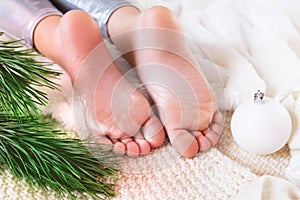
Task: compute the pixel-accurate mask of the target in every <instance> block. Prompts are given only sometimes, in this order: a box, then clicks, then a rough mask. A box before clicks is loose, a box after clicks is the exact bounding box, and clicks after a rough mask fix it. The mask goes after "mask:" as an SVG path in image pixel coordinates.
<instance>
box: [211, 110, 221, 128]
mask: <svg viewBox="0 0 300 200" xmlns="http://www.w3.org/2000/svg"><path fill="white" fill-rule="evenodd" d="M223 120H224V118H223V115H222V113H221V111H220V110H218V111H217V112H216V113H215V114H214V117H213V120H212V121H213V123H216V124H219V125H221V124H223Z"/></svg>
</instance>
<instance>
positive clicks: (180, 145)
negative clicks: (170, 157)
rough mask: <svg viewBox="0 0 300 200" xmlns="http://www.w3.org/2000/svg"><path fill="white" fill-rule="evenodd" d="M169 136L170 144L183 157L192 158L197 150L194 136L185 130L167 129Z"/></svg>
mask: <svg viewBox="0 0 300 200" xmlns="http://www.w3.org/2000/svg"><path fill="white" fill-rule="evenodd" d="M169 138H170V142H171V144H172V145H173V146H174V148H175V149H176V150H177V151H178V152H179V153H180V155H181V156H183V157H187V158H192V157H194V156H195V155H196V154H197V153H198V151H199V146H198V142H197V140H196V138H195V136H194V135H192V134H191V133H189V132H188V131H186V130H172V131H169Z"/></svg>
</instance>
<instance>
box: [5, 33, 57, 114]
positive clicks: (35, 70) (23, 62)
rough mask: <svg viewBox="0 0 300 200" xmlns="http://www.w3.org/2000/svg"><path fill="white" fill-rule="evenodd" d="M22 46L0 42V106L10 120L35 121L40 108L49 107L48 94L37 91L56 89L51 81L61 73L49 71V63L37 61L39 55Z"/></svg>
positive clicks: (15, 41) (17, 43) (14, 42)
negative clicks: (39, 106) (15, 118)
mask: <svg viewBox="0 0 300 200" xmlns="http://www.w3.org/2000/svg"><path fill="white" fill-rule="evenodd" d="M0 35H1V34H0ZM19 42H20V41H18V40H12V41H1V40H0V106H1V107H2V108H3V109H4V111H5V112H6V113H8V114H9V115H10V116H25V115H27V116H29V117H33V116H34V115H36V114H38V112H39V109H38V105H45V104H46V103H47V96H46V94H45V93H44V92H42V91H40V90H38V89H36V88H35V87H36V86H38V87H48V88H51V89H54V88H56V84H55V83H54V82H52V81H50V79H51V78H55V77H57V76H58V75H59V74H60V73H59V72H56V71H54V70H52V69H49V68H48V66H50V63H46V62H39V61H37V60H36V59H34V58H36V57H37V56H40V55H39V54H37V53H35V51H34V50H33V49H24V48H23V46H22V45H20V44H19Z"/></svg>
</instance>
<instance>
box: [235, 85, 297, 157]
mask: <svg viewBox="0 0 300 200" xmlns="http://www.w3.org/2000/svg"><path fill="white" fill-rule="evenodd" d="M291 131H292V120H291V117H290V115H289V113H288V111H287V110H286V109H285V107H284V106H283V105H282V104H280V103H279V102H278V101H276V100H274V99H271V98H264V94H263V93H261V92H260V91H258V93H256V94H255V100H254V101H249V102H245V103H242V104H241V105H239V106H238V107H237V109H236V110H235V111H234V113H233V115H232V119H231V132H232V135H233V138H234V139H235V141H236V142H237V143H238V145H239V146H241V147H242V148H243V149H244V150H246V151H248V152H249V153H254V154H261V155H265V154H271V153H274V152H276V151H278V150H279V149H281V148H282V147H283V146H284V145H285V144H286V143H287V141H288V139H289V137H290V135H291Z"/></svg>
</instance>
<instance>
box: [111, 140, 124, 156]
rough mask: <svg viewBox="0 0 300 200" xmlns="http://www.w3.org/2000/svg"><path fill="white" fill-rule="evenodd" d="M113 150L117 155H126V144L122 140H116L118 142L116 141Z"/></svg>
mask: <svg viewBox="0 0 300 200" xmlns="http://www.w3.org/2000/svg"><path fill="white" fill-rule="evenodd" d="M113 151H114V153H115V154H117V155H120V156H123V155H125V153H126V147H125V144H123V143H122V142H116V143H114V148H113Z"/></svg>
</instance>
